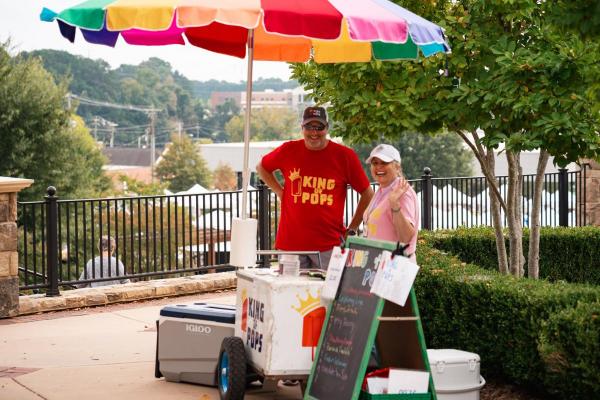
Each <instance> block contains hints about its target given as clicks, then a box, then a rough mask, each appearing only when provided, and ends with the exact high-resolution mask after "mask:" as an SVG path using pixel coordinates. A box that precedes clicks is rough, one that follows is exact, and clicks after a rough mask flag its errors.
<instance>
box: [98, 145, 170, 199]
mask: <svg viewBox="0 0 600 400" xmlns="http://www.w3.org/2000/svg"><path fill="white" fill-rule="evenodd" d="M102 153H103V154H104V155H105V156H106V157H107V158H108V164H107V165H105V166H104V170H105V171H106V174H107V175H108V176H109V177H111V179H112V181H113V185H114V187H115V188H116V189H121V188H122V185H123V183H122V182H121V181H120V180H119V175H125V176H127V177H129V178H132V179H135V180H137V181H140V182H143V183H146V184H149V183H152V168H151V165H150V163H151V160H152V157H151V149H148V148H136V147H105V148H103V149H102ZM161 154H162V149H156V154H155V156H154V160H155V163H156V161H157V160H158V158H159V157H160V155H161Z"/></svg>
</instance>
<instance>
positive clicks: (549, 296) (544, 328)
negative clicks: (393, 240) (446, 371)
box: [415, 240, 600, 399]
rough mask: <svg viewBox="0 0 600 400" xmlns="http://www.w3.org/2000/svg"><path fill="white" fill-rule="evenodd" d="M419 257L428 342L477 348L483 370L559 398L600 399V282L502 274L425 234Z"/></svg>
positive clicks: (418, 285)
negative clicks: (452, 252)
mask: <svg viewBox="0 0 600 400" xmlns="http://www.w3.org/2000/svg"><path fill="white" fill-rule="evenodd" d="M417 259H418V263H419V265H420V266H421V270H420V272H419V275H418V277H417V280H416V281H415V290H416V294H417V299H418V303H419V309H420V314H421V318H422V322H423V327H424V331H425V336H426V343H427V346H428V347H429V348H456V349H461V350H465V351H470V352H474V353H477V354H479V355H480V357H481V368H482V375H483V376H484V377H485V376H488V377H499V378H502V379H506V380H508V381H510V382H514V383H515V384H519V385H523V386H526V387H529V388H531V389H534V390H536V391H538V392H543V393H545V394H548V395H553V396H554V397H555V398H560V399H585V398H600V388H599V386H598V382H600V368H598V359H599V358H600V349H599V348H598V346H599V345H598V337H599V334H600V325H599V324H598V318H597V317H598V308H597V307H598V305H597V304H598V302H599V301H600V288H598V287H595V286H592V285H582V284H570V283H566V282H557V283H550V282H546V281H540V280H531V279H524V278H521V279H519V278H514V277H512V276H506V275H501V274H499V273H497V272H495V271H488V270H485V269H482V268H479V267H477V266H474V265H471V264H467V263H464V262H461V261H460V260H458V259H457V258H456V257H454V256H450V255H448V254H445V253H444V252H442V251H440V250H437V249H433V248H432V247H430V246H429V245H427V244H426V243H425V242H424V240H419V245H418V251H417ZM592 305H593V306H592ZM564 325H567V326H568V327H569V329H566V330H565V333H564V334H563V329H564ZM558 360H566V363H564V364H563V363H561V362H559V361H558ZM566 377H568V379H566Z"/></svg>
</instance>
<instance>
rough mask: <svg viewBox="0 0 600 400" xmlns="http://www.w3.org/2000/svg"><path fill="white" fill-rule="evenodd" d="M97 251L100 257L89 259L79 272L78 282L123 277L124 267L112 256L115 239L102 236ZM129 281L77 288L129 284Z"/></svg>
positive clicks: (90, 284)
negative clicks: (83, 268)
mask: <svg viewBox="0 0 600 400" xmlns="http://www.w3.org/2000/svg"><path fill="white" fill-rule="evenodd" d="M98 251H100V253H101V255H99V256H97V257H95V258H93V259H90V260H89V261H88V262H87V264H86V265H85V270H84V271H82V272H81V276H80V277H79V280H84V279H98V278H108V277H113V276H114V277H117V276H123V275H125V267H124V266H123V264H122V263H121V261H119V260H117V259H116V258H115V257H113V256H112V254H113V252H114V251H115V239H113V238H112V237H110V236H102V237H101V238H100V240H99V241H98ZM129 282H130V280H129V279H118V280H110V281H102V282H91V283H82V284H79V285H77V287H78V288H84V287H98V286H106V285H115V284H117V283H129Z"/></svg>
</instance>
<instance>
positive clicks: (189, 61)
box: [0, 0, 290, 82]
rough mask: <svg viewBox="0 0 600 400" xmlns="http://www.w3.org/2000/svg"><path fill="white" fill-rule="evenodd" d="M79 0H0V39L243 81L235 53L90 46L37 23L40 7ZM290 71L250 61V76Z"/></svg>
mask: <svg viewBox="0 0 600 400" xmlns="http://www.w3.org/2000/svg"><path fill="white" fill-rule="evenodd" d="M82 1H83V0H41V1H40V0H14V1H11V0H0V41H1V42H5V41H6V40H7V39H9V38H10V42H11V48H12V50H11V53H12V54H15V53H18V52H20V51H31V50H38V49H55V50H65V51H68V52H69V53H72V54H77V55H81V56H84V57H88V58H92V59H102V60H104V61H106V62H108V63H109V64H110V65H111V67H112V68H117V67H118V66H119V65H121V64H133V65H137V64H139V63H140V62H142V61H144V60H147V59H148V58H150V57H158V58H161V59H163V60H165V61H167V62H169V63H170V64H171V66H172V67H173V69H175V70H177V71H179V73H181V74H182V75H184V76H185V77H187V78H188V79H193V80H199V81H207V80H210V79H217V80H224V81H229V82H239V81H245V80H246V74H247V63H246V60H242V59H239V58H236V57H230V56H225V55H220V54H216V53H212V52H209V51H207V50H203V49H200V48H198V47H194V46H187V45H186V46H181V45H171V46H152V47H150V46H131V45H128V44H126V43H125V42H124V41H123V40H122V39H121V38H119V41H118V42H117V45H116V46H115V47H114V48H112V47H108V46H101V45H92V44H89V43H87V42H86V41H85V40H84V39H83V37H82V35H81V33H80V32H79V31H78V32H77V36H76V38H75V43H71V42H69V41H68V40H66V39H64V38H63V37H62V36H61V35H60V32H59V30H58V25H57V24H56V22H54V23H48V22H42V21H40V18H39V15H40V12H41V10H42V8H43V7H46V8H49V9H51V10H52V11H56V12H60V11H62V10H63V9H65V8H67V7H70V6H72V5H75V4H78V3H81V2H82ZM289 76H290V70H289V67H288V64H286V63H283V62H268V61H262V62H261V61H257V62H255V63H254V64H253V77H254V80H256V79H258V78H280V79H282V80H288V79H289Z"/></svg>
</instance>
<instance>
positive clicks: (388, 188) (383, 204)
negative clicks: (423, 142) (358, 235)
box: [363, 144, 419, 262]
mask: <svg viewBox="0 0 600 400" xmlns="http://www.w3.org/2000/svg"><path fill="white" fill-rule="evenodd" d="M366 163H367V164H370V166H371V176H372V177H373V180H375V181H376V182H377V183H379V189H378V190H377V192H375V195H374V196H373V199H372V200H371V203H370V204H369V206H368V207H367V209H366V211H365V213H364V215H363V223H364V233H363V235H364V236H365V237H368V238H370V239H379V240H388V241H391V242H394V243H396V242H400V243H403V244H408V248H407V249H406V250H405V252H406V254H409V255H410V256H409V258H410V259H411V260H412V261H413V262H416V256H415V250H416V247H417V234H418V232H419V204H418V201H417V194H416V193H415V191H414V190H413V188H412V187H411V186H410V184H409V183H408V181H407V180H406V179H405V178H404V176H403V175H402V166H401V164H400V153H399V152H398V150H396V149H395V148H394V147H393V146H390V145H389V144H380V145H378V146H376V147H375V148H374V149H373V150H372V151H371V154H370V156H369V158H367V160H366Z"/></svg>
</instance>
